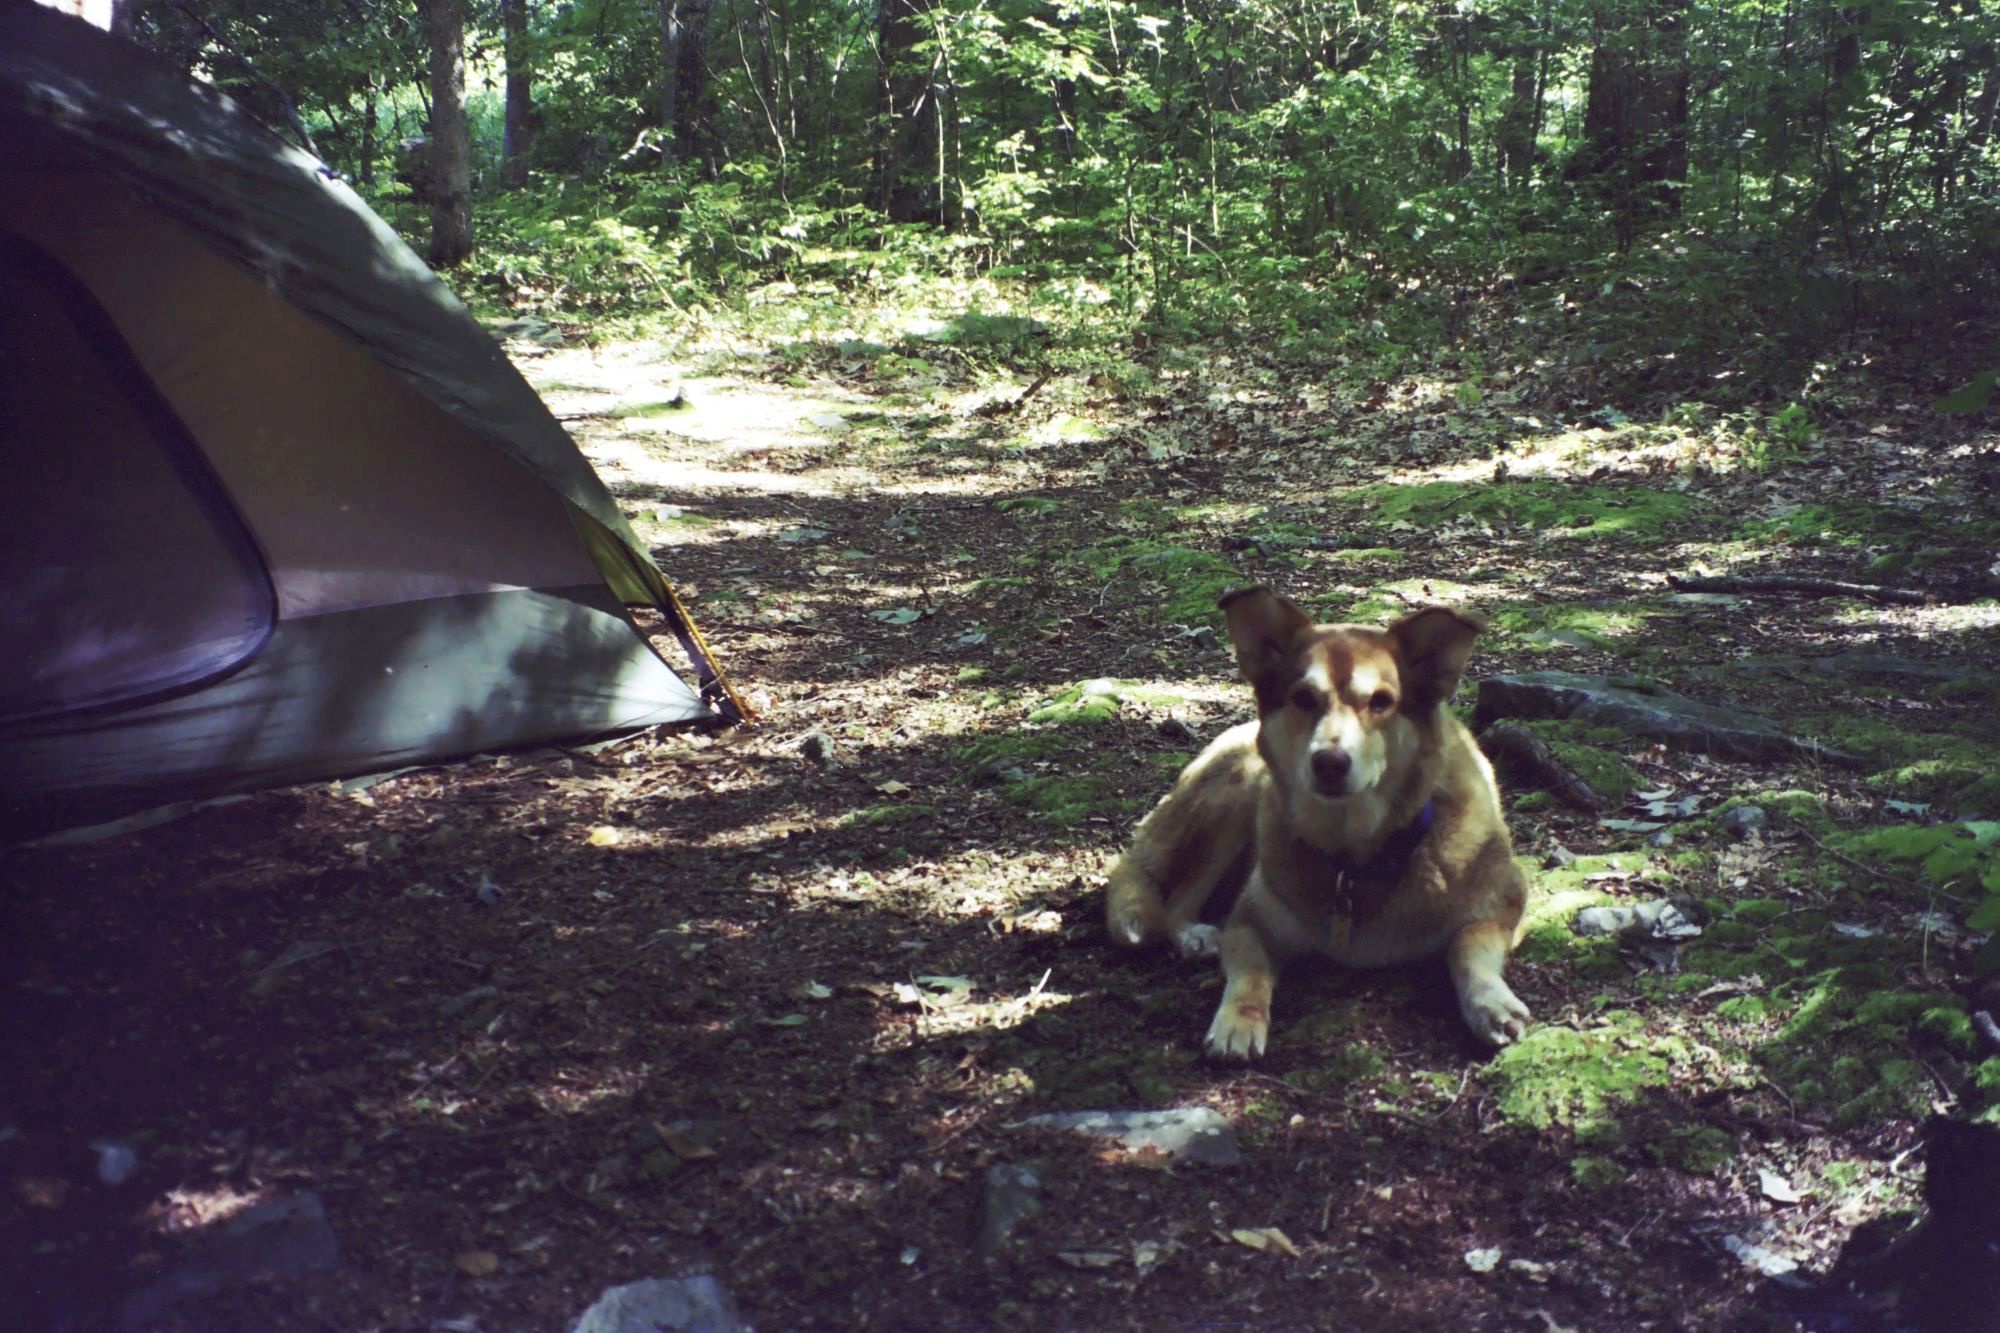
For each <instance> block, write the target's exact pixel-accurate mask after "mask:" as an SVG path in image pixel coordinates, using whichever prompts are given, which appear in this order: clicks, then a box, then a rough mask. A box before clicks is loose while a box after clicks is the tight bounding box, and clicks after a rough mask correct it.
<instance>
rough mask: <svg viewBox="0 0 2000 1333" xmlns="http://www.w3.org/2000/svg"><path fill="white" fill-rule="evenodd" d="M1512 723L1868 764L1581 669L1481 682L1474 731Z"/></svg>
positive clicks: (1756, 755) (1754, 720)
mask: <svg viewBox="0 0 2000 1333" xmlns="http://www.w3.org/2000/svg"><path fill="white" fill-rule="evenodd" d="M1508 717H1518V718H1527V719H1535V718H1569V719H1573V720H1575V721H1578V722H1587V723H1590V724H1591V725H1593V726H1600V727H1615V728H1616V729H1618V730H1619V731H1623V732H1625V733H1626V734H1628V735H1631V736H1638V737H1642V738H1644V739H1646V740H1654V741H1660V742H1663V743H1664V744H1666V745H1669V746H1672V747H1674V748H1675V749H1680V750H1693V751H1697V752H1699V753H1702V754H1712V755H1716V756H1718V757H1720V758H1724V759H1756V760H1763V759H1791V758H1799V757H1804V758H1811V759H1818V760H1822V761H1827V762H1831V763H1836V764H1842V765H1845V766H1849V767H1866V766H1867V761H1865V760H1863V759H1861V758H1860V757H1859V756H1856V755H1851V754H1847V753H1844V752H1843V751H1839V750H1834V749H1831V748H1829V747H1827V746H1824V745H1821V744H1820V743H1819V742H1818V741H1814V740H1810V739H1802V738H1799V737H1795V736H1790V735H1787V734H1786V733H1785V732H1783V731H1781V730H1779V729H1778V727H1777V726H1776V725H1775V724H1773V723H1771V722H1770V721H1768V720H1766V719H1764V718H1761V717H1757V716H1755V715H1754V714H1750V713H1739V712H1734V711H1731V710H1730V709H1727V708H1717V707H1715V706H1713V705H1711V704H1705V703H1700V702H1698V701H1696V700H1694V699H1689V698H1686V697H1684V696H1682V695H1678V694H1674V693H1672V692H1671V691H1669V690H1665V689H1662V688H1660V687H1659V686H1657V685H1653V684H1650V683H1648V682H1639V681H1631V680H1625V679H1621V678H1613V677H1607V676H1585V675H1580V674H1578V673H1576V672H1573V671H1529V672H1522V673H1519V674H1516V675H1504V676H1490V677H1488V678H1487V679H1485V680H1482V681H1480V682H1479V702H1478V705H1477V707H1476V708H1475V710H1474V714H1473V729H1474V730H1475V731H1478V730H1483V729H1485V728H1486V727H1487V726H1488V725H1489V724H1491V723H1493V722H1497V721H1499V720H1500V719H1501V718H1508Z"/></svg>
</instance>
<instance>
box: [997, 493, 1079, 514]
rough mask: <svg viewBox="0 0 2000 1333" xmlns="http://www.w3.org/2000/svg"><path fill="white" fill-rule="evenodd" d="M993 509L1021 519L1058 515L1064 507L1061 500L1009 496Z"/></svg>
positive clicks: (1035, 496) (1034, 496) (1042, 497)
mask: <svg viewBox="0 0 2000 1333" xmlns="http://www.w3.org/2000/svg"><path fill="white" fill-rule="evenodd" d="M993 507H994V508H995V509H997V510H999V511H1000V512H1001V513H1003V514H1015V515H1018V516H1020V517H1022V518H1047V517H1048V516H1049V515H1050V514H1055V513H1060V512H1061V511H1062V509H1063V507H1064V506H1063V502H1062V501H1061V500H1051V499H1049V498H1048V497H1046V496H1041V495H1010V496H1008V497H1007V498H1006V499H1004V500H999V501H996V502H995V504H994V506H993Z"/></svg>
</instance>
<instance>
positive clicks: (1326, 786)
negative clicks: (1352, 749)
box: [1312, 749, 1354, 796]
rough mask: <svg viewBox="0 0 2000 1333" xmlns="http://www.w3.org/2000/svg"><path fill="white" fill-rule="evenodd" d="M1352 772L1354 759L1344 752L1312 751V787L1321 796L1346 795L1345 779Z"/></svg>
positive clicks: (1336, 750)
mask: <svg viewBox="0 0 2000 1333" xmlns="http://www.w3.org/2000/svg"><path fill="white" fill-rule="evenodd" d="M1353 771H1354V758H1353V756H1352V755H1350V754H1348V753H1347V751H1345V750H1339V749H1326V750H1314V751H1313V753H1312V776H1313V786H1314V787H1315V788H1316V789H1317V790H1318V791H1319V794H1320V795H1322V796H1345V795H1347V779H1348V775H1349V774H1351V773H1353Z"/></svg>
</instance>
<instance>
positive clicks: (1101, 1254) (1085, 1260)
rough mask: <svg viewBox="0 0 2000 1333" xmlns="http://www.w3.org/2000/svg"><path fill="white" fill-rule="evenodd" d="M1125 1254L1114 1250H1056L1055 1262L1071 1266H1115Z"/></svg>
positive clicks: (1121, 1260) (1122, 1259)
mask: <svg viewBox="0 0 2000 1333" xmlns="http://www.w3.org/2000/svg"><path fill="white" fill-rule="evenodd" d="M1124 1258H1125V1256H1124V1255H1122V1254H1120V1253H1118V1251H1116V1250H1057V1251H1056V1262H1058V1263H1064V1264H1068V1265H1069V1266H1070V1267H1071V1268H1086V1269H1088V1268H1115V1267H1117V1266H1118V1265H1119V1264H1120V1263H1121V1262H1123V1261H1124Z"/></svg>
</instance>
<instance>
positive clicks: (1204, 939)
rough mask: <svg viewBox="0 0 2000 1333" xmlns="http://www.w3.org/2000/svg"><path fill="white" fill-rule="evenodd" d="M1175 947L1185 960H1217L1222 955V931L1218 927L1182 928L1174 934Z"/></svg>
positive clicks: (1199, 925) (1192, 926)
mask: <svg viewBox="0 0 2000 1333" xmlns="http://www.w3.org/2000/svg"><path fill="white" fill-rule="evenodd" d="M1174 947H1175V948H1176V949H1179V950H1180V951H1181V957H1183V958H1215V957H1218V956H1220V954H1221V953H1222V930H1221V928H1220V927H1217V926H1209V925H1203V924H1202V923H1200V922H1195V923H1194V924H1193V925H1188V926H1182V927H1181V928H1180V929H1179V930H1176V931H1175V932H1174Z"/></svg>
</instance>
